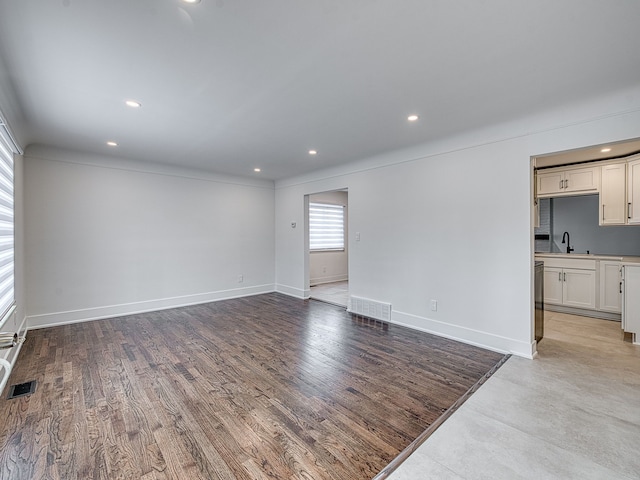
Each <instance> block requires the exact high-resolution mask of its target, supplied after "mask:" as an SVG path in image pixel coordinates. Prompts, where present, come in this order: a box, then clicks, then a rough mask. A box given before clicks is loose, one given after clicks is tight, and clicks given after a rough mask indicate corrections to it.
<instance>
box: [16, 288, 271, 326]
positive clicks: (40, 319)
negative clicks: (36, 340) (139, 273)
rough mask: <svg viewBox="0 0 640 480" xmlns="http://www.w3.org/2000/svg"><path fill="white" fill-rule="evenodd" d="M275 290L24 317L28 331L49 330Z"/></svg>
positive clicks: (236, 291)
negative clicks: (58, 326)
mask: <svg viewBox="0 0 640 480" xmlns="http://www.w3.org/2000/svg"><path fill="white" fill-rule="evenodd" d="M273 291H275V288H274V285H273V284H268V285H256V286H254V287H246V288H234V289H232V290H219V291H217V292H207V293H199V294H195V295H185V296H181V297H173V298H163V299H159V300H148V301H143V302H135V303H125V304H121V305H108V306H103V307H95V308H86V309H81V310H71V311H68V312H56V313H45V314H42V315H31V316H29V317H27V322H28V327H29V329H30V330H31V329H35V328H45V327H53V326H56V325H67V324H70V323H79V322H87V321H90V320H99V319H103V318H113V317H121V316H124V315H134V314H137V313H145V312H153V311H157V310H166V309H169V308H177V307H186V306H189V305H198V304H201V303H209V302H216V301H218V300H227V299H230V298H240V297H248V296H252V295H260V294H262V293H271V292H273Z"/></svg>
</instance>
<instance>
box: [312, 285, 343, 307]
mask: <svg viewBox="0 0 640 480" xmlns="http://www.w3.org/2000/svg"><path fill="white" fill-rule="evenodd" d="M311 298H313V299H315V300H320V301H322V302H327V303H332V304H333V305H338V306H340V307H346V306H347V302H348V301H349V282H348V281H345V282H333V283H322V284H320V285H315V286H313V287H311Z"/></svg>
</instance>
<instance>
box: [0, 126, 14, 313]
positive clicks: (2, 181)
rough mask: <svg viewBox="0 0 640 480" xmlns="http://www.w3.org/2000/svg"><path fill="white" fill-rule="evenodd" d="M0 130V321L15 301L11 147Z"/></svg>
mask: <svg viewBox="0 0 640 480" xmlns="http://www.w3.org/2000/svg"><path fill="white" fill-rule="evenodd" d="M10 145H11V144H10V143H9V141H8V139H7V138H6V137H5V136H4V135H3V133H2V130H0V322H2V321H3V320H4V318H5V316H6V315H7V313H9V311H10V310H11V308H12V307H13V305H14V303H15V298H14V286H13V285H14V280H13V274H14V273H13V272H14V236H13V235H14V234H13V208H14V206H13V149H12V148H11V147H10Z"/></svg>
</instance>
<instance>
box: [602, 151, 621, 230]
mask: <svg viewBox="0 0 640 480" xmlns="http://www.w3.org/2000/svg"><path fill="white" fill-rule="evenodd" d="M601 175H602V180H601V186H600V225H624V224H625V223H626V222H627V191H626V190H627V189H626V178H627V164H626V162H625V163H614V164H612V165H604V166H603V167H602V174H601Z"/></svg>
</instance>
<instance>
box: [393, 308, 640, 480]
mask: <svg viewBox="0 0 640 480" xmlns="http://www.w3.org/2000/svg"><path fill="white" fill-rule="evenodd" d="M538 350H539V354H538V357H537V358H536V359H534V360H527V359H524V358H519V357H511V358H510V359H509V360H508V361H507V362H506V363H505V364H504V365H503V366H502V367H501V368H500V369H499V370H498V371H497V372H496V373H495V374H494V375H493V376H492V377H491V378H490V379H489V380H488V381H487V382H486V383H485V384H484V385H483V386H482V387H481V388H480V389H479V390H478V391H477V392H476V393H475V394H474V395H473V396H472V397H471V398H470V399H469V400H468V401H467V402H466V403H464V404H463V405H462V407H460V409H458V410H457V411H456V412H455V413H454V414H453V415H452V416H451V418H449V419H448V420H447V421H446V422H445V423H444V424H443V425H442V426H441V427H440V428H439V429H438V430H436V432H435V433H434V434H433V435H432V436H431V437H429V438H428V439H427V440H426V442H425V443H424V444H422V445H421V446H420V447H419V448H418V450H417V451H416V452H415V453H414V454H413V455H412V456H411V457H409V458H408V459H407V460H406V461H405V462H404V463H403V464H401V465H400V467H399V468H398V469H397V470H396V471H395V472H393V473H392V474H391V475H390V476H389V477H388V478H389V479H391V480H417V479H432V478H435V479H443V480H445V479H484V478H487V479H494V480H496V479H536V480H540V479H545V480H547V479H639V478H640V346H636V345H632V344H631V343H628V342H624V341H623V340H622V334H621V330H620V324H619V323H618V322H611V321H606V320H597V319H592V318H587V317H578V316H574V315H567V314H560V313H555V312H549V311H547V312H545V337H544V338H543V339H542V341H541V342H540V345H539V347H538Z"/></svg>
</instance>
